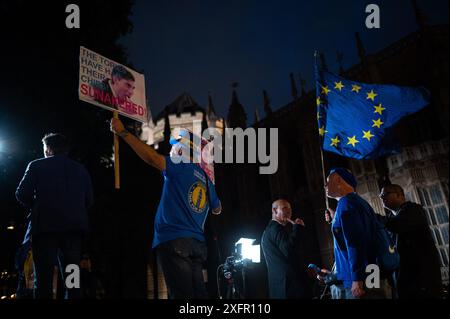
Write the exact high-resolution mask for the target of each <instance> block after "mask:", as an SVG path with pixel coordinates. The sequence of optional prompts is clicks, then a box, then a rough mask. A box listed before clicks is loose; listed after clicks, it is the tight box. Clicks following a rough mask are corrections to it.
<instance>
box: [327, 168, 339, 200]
mask: <svg viewBox="0 0 450 319" xmlns="http://www.w3.org/2000/svg"><path fill="white" fill-rule="evenodd" d="M339 181H340V176H339V175H338V174H337V173H333V174H331V175H329V176H328V177H327V183H326V184H325V193H326V195H327V197H330V198H336V197H338V195H339Z"/></svg>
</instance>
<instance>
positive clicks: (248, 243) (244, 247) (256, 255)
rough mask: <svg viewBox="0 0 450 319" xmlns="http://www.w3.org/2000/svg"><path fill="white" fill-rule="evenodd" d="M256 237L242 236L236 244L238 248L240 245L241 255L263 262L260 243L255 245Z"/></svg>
mask: <svg viewBox="0 0 450 319" xmlns="http://www.w3.org/2000/svg"><path fill="white" fill-rule="evenodd" d="M254 242H255V239H251V238H241V239H239V240H238V241H237V242H236V244H234V245H235V247H236V248H239V247H240V249H239V250H240V255H241V258H242V259H249V260H251V261H252V262H253V263H259V262H261V249H260V245H253V243H254Z"/></svg>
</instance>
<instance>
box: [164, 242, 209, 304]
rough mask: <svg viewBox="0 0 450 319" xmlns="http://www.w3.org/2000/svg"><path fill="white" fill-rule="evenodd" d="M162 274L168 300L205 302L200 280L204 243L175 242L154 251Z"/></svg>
mask: <svg viewBox="0 0 450 319" xmlns="http://www.w3.org/2000/svg"><path fill="white" fill-rule="evenodd" d="M156 252H157V256H158V261H159V263H160V265H161V268H162V270H163V273H164V278H165V280H166V285H167V289H168V291H169V299H206V298H208V292H207V290H206V286H205V282H204V280H203V271H202V269H203V263H204V262H205V261H206V255H207V247H206V243H204V242H201V241H198V240H196V239H194V238H178V239H175V240H171V241H168V242H165V243H162V244H160V245H159V246H158V247H157V248H156Z"/></svg>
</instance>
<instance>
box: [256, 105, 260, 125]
mask: <svg viewBox="0 0 450 319" xmlns="http://www.w3.org/2000/svg"><path fill="white" fill-rule="evenodd" d="M259 121H261V118H260V116H259V112H258V108H257V107H255V123H258V122H259Z"/></svg>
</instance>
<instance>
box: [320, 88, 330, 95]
mask: <svg viewBox="0 0 450 319" xmlns="http://www.w3.org/2000/svg"><path fill="white" fill-rule="evenodd" d="M330 91H331V90H330V89H329V88H328V86H322V94H325V95H328V93H330Z"/></svg>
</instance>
